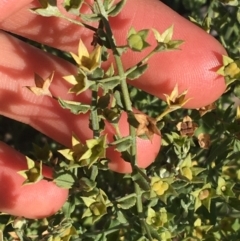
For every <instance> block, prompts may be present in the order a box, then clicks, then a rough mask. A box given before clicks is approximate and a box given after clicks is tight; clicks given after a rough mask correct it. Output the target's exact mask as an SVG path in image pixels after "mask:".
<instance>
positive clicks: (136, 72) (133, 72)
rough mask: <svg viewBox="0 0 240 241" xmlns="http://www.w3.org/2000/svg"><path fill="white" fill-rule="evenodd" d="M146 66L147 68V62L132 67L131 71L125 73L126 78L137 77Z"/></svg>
mask: <svg viewBox="0 0 240 241" xmlns="http://www.w3.org/2000/svg"><path fill="white" fill-rule="evenodd" d="M147 68H148V64H144V65H141V66H138V67H137V68H136V69H134V70H133V71H132V72H130V73H129V74H128V75H127V78H128V79H130V80H134V79H137V78H139V77H140V76H141V75H142V74H143V73H144V72H145V71H146V70H147Z"/></svg>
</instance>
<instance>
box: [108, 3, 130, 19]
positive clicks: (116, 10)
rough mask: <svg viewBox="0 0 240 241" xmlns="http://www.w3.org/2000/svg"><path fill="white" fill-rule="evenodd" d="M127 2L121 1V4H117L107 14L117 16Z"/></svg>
mask: <svg viewBox="0 0 240 241" xmlns="http://www.w3.org/2000/svg"><path fill="white" fill-rule="evenodd" d="M126 2H127V0H121V1H120V2H118V3H117V4H115V5H114V6H112V7H111V8H110V9H109V11H108V12H107V13H108V16H111V17H115V16H117V15H118V14H119V13H120V12H121V10H122V9H123V7H124V5H125V4H126Z"/></svg>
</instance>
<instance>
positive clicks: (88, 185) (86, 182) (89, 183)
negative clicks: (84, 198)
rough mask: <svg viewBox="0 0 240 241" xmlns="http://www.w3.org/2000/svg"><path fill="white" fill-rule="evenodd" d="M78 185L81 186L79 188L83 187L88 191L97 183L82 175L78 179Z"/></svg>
mask: <svg viewBox="0 0 240 241" xmlns="http://www.w3.org/2000/svg"><path fill="white" fill-rule="evenodd" d="M79 185H80V186H81V189H83V190H84V191H85V192H90V191H92V190H93V189H94V188H95V187H96V185H97V183H96V182H94V181H92V180H90V179H88V178H86V177H82V178H81V179H80V180H79Z"/></svg>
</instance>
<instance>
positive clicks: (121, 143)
mask: <svg viewBox="0 0 240 241" xmlns="http://www.w3.org/2000/svg"><path fill="white" fill-rule="evenodd" d="M109 145H110V146H116V148H115V150H117V151H119V152H123V151H126V150H128V148H129V147H130V146H131V145H132V137H131V136H127V137H123V138H121V139H118V140H116V141H114V142H111V143H110V144H109Z"/></svg>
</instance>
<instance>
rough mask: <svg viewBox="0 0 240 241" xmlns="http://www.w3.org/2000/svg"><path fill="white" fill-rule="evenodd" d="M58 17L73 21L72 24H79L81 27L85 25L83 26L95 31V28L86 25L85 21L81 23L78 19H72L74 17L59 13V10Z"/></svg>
mask: <svg viewBox="0 0 240 241" xmlns="http://www.w3.org/2000/svg"><path fill="white" fill-rule="evenodd" d="M58 17H60V18H62V19H65V20H67V21H69V22H70V23H73V24H76V25H79V26H81V27H85V28H87V29H90V30H92V31H94V32H96V31H97V28H95V27H93V26H91V25H88V24H86V23H82V22H80V21H78V20H74V19H72V18H68V17H66V16H65V15H63V14H62V13H60V12H59V15H58Z"/></svg>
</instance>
